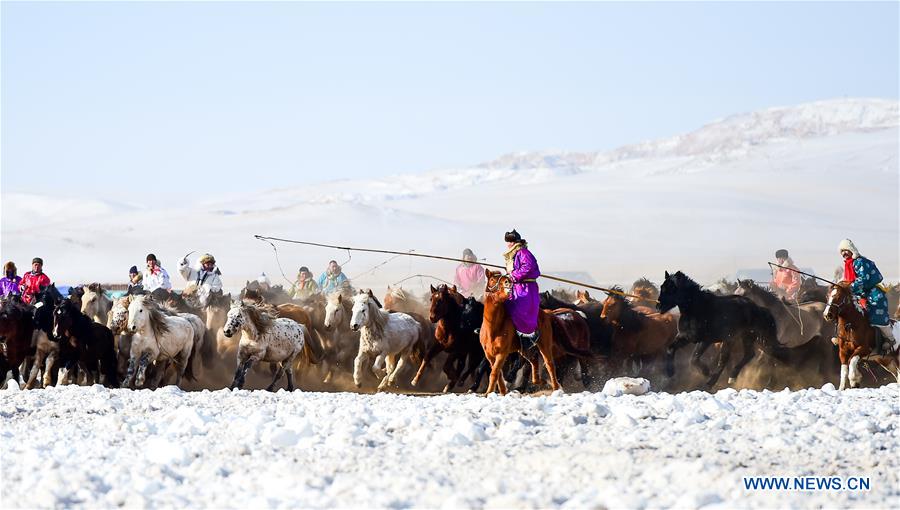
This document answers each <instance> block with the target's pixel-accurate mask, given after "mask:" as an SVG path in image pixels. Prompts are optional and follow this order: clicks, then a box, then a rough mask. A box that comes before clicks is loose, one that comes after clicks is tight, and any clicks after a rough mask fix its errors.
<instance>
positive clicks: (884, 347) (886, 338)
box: [875, 324, 896, 355]
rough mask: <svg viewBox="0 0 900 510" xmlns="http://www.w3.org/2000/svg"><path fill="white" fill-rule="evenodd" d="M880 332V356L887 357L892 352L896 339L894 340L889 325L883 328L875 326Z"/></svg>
mask: <svg viewBox="0 0 900 510" xmlns="http://www.w3.org/2000/svg"><path fill="white" fill-rule="evenodd" d="M875 327H876V328H878V330H879V331H881V345H879V346H878V347H879V349H880V351H881V352H879V354H881V355H887V354H888V353H890V352H891V351H893V350H894V344H895V343H896V339H895V338H894V331H893V329H892V328H891V325H890V324H887V325H885V326H875Z"/></svg>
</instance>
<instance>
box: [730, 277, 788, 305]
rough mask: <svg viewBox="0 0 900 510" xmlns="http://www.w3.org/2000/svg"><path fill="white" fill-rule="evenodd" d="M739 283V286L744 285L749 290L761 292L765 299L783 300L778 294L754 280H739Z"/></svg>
mask: <svg viewBox="0 0 900 510" xmlns="http://www.w3.org/2000/svg"><path fill="white" fill-rule="evenodd" d="M737 284H738V288H741V287H743V288H745V289H747V290H750V291H755V292H757V293H759V295H760V296H762V298H763V299H768V300H770V301H781V298H780V297H778V295H776V294H775V293H774V292H772V291H771V290H769V289H767V288H765V287H763V286H761V285H759V284H758V283H756V282H755V281H753V280H738V282H737Z"/></svg>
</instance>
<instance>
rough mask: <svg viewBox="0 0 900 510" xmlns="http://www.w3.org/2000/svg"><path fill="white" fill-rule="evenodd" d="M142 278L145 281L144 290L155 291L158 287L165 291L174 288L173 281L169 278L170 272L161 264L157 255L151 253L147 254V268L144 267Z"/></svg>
mask: <svg viewBox="0 0 900 510" xmlns="http://www.w3.org/2000/svg"><path fill="white" fill-rule="evenodd" d="M142 280H143V281H144V290H146V291H147V292H153V291H154V290H157V289H162V290H164V291H167V292H168V291H171V290H172V281H171V280H170V279H169V273H168V271H166V270H165V269H163V268H162V266H161V265H160V264H159V259H157V258H156V255H154V254H152V253H150V254H148V255H147V269H144V273H143V277H142Z"/></svg>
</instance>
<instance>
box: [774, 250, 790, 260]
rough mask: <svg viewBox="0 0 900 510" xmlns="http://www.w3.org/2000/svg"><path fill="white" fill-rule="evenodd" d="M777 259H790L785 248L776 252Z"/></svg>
mask: <svg viewBox="0 0 900 510" xmlns="http://www.w3.org/2000/svg"><path fill="white" fill-rule="evenodd" d="M775 258H776V259H786V258H788V251H787V250H785V249H784V248H782V249H780V250H778V251H776V252H775Z"/></svg>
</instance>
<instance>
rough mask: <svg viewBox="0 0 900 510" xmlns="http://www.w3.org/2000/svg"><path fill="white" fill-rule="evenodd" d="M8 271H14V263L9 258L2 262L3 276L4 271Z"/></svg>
mask: <svg viewBox="0 0 900 510" xmlns="http://www.w3.org/2000/svg"><path fill="white" fill-rule="evenodd" d="M10 271H12V272H13V273H14V274H15V272H16V264H15V262H13V261H11V260H10V261H9V262H7V263H6V264H3V276H6V273H8V272H10Z"/></svg>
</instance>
